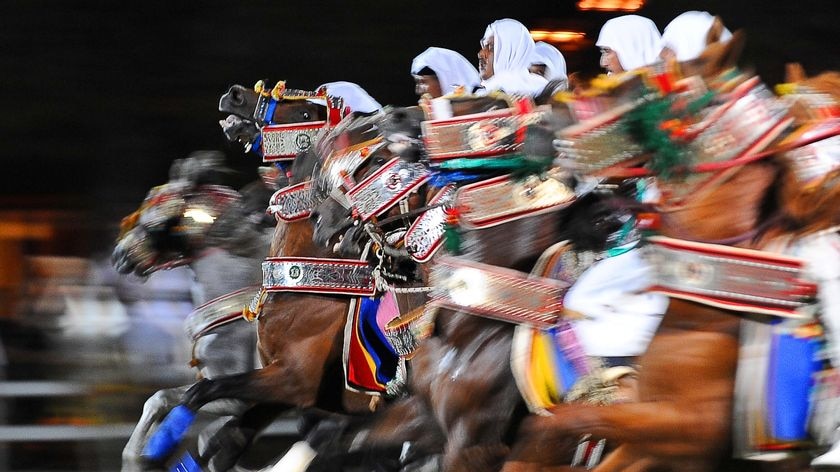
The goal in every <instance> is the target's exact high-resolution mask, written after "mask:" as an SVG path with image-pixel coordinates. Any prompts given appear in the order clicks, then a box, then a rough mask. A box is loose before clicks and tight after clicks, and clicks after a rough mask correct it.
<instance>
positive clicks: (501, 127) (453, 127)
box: [421, 108, 520, 161]
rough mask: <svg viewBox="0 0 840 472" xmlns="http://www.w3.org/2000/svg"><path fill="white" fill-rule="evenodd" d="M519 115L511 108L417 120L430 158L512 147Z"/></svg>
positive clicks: (474, 154) (481, 153)
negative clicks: (453, 116)
mask: <svg viewBox="0 0 840 472" xmlns="http://www.w3.org/2000/svg"><path fill="white" fill-rule="evenodd" d="M519 127H520V124H519V117H518V116H517V115H516V112H515V110H514V109H512V108H508V109H504V110H495V111H488V112H484V113H476V114H472V115H464V116H459V117H455V118H445V119H439V120H429V121H424V122H423V123H421V129H422V131H423V141H424V142H425V144H426V152H427V153H428V155H429V158H430V159H431V160H432V161H439V160H445V159H452V158H456V157H477V156H495V155H498V154H504V153H508V152H512V151H514V150H516V148H517V147H518V143H517V136H516V130H517V129H519Z"/></svg>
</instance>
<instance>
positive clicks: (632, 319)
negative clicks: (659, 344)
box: [564, 249, 668, 357]
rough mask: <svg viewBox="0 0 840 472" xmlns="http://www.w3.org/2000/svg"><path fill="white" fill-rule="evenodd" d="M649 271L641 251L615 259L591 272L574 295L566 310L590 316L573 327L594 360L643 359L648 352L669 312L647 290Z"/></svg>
mask: <svg viewBox="0 0 840 472" xmlns="http://www.w3.org/2000/svg"><path fill="white" fill-rule="evenodd" d="M650 285H651V274H650V268H649V266H648V265H647V263H646V262H645V261H644V260H643V259H642V258H641V257H640V255H639V251H638V250H635V249H633V250H630V251H628V252H625V253H624V254H620V255H618V256H614V257H610V258H607V259H604V260H602V261H599V262H597V263H595V264H594V265H593V266H592V267H590V268H589V269H587V270H586V272H584V273H583V274H582V275H581V276H580V278H579V279H578V280H577V282H576V283H575V284H574V285H573V286H572V287H571V289H569V291H568V292H567V293H566V297H565V299H564V305H565V307H566V308H568V309H570V310H573V311H576V312H579V313H581V314H583V315H585V316H586V318H585V319H581V320H575V321H573V322H572V326H573V328H574V330H575V333H576V334H577V336H578V339H579V340H580V342H581V345H582V346H583V350H584V352H586V354H587V355H589V356H599V357H629V356H639V355H641V354H643V353H644V352H645V351H646V350H647V346H648V344H650V341H651V339H653V335H654V334H655V333H656V330H657V328H658V327H659V322H660V321H662V315H664V314H665V310H667V309H668V297H667V296H665V295H660V294H655V293H645V292H642V290H644V289H646V288H648V287H649V286H650Z"/></svg>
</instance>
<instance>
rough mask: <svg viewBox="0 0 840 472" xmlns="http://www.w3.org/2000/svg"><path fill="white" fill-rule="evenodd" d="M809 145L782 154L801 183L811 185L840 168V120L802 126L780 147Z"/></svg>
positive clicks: (835, 119)
mask: <svg viewBox="0 0 840 472" xmlns="http://www.w3.org/2000/svg"><path fill="white" fill-rule="evenodd" d="M796 141H805V142H810V144H807V145H805V146H802V147H798V148H794V149H792V150H790V151H788V152H786V153H785V154H784V157H785V158H786V159H787V160H788V162H790V163H791V165H792V166H793V169H794V171H795V172H796V177H797V179H798V180H799V182H800V183H802V184H804V185H806V186H810V185H814V184H816V183H818V182H820V181H821V180H822V179H823V177H825V176H826V175H828V174H829V173H831V172H833V171H835V170H837V169H838V168H840V118H834V119H831V120H826V121H822V122H819V123H814V124H811V125H807V126H804V127H803V128H801V129H800V130H799V131H798V132H797V133H795V134H794V135H791V136H789V137H788V138H785V141H783V142H782V143H781V144H780V147H784V146H785V145H786V144H788V143H789V142H793V143H795V142H796Z"/></svg>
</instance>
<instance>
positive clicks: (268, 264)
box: [242, 257, 376, 320]
mask: <svg viewBox="0 0 840 472" xmlns="http://www.w3.org/2000/svg"><path fill="white" fill-rule="evenodd" d="M262 270H263V283H262V287H261V288H260V290H259V292H258V293H257V294H256V295H255V296H254V298H253V299H252V300H251V303H250V304H249V305H248V306H247V307H246V308H245V310H243V312H242V315H243V316H244V317H245V318H246V319H248V320H254V319H257V318H259V316H260V312H261V311H262V307H263V305H264V304H265V299H266V297H267V296H268V294H269V293H270V292H303V293H322V294H328V295H358V296H366V297H371V296H373V295H374V294H375V293H376V284H375V280H374V277H373V270H372V269H371V268H370V266H369V265H368V263H367V262H366V261H359V260H354V259H320V258H316V257H269V258H267V259H266V260H265V261H263V263H262Z"/></svg>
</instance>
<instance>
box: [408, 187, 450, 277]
mask: <svg viewBox="0 0 840 472" xmlns="http://www.w3.org/2000/svg"><path fill="white" fill-rule="evenodd" d="M456 189H457V187H456V186H455V185H454V184H449V185H447V186H445V187H443V188H442V189H440V191H439V192H438V193H437V195H435V196H434V197H433V198H432V200H431V201H430V202H429V206H430V207H433V208H432V209H430V210H427V211H426V212H424V213H423V214H422V215H420V217H419V218H417V219H416V220H414V223H412V224H411V226H410V227H409V228H408V231H406V233H405V248H406V250H407V251H408V253H409V254H410V255H411V258H412V259H414V260H415V261H417V262H421V263H422V262H426V261H428V260H429V259H431V258H432V256H433V255H435V253H436V252H437V250H438V249H439V248H440V246H441V244H442V243H443V233H444V229H445V227H446V226H445V223H446V208H447V207H448V206H449V205H450V203H451V202H452V201H453V200H454V197H455V190H456Z"/></svg>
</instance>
